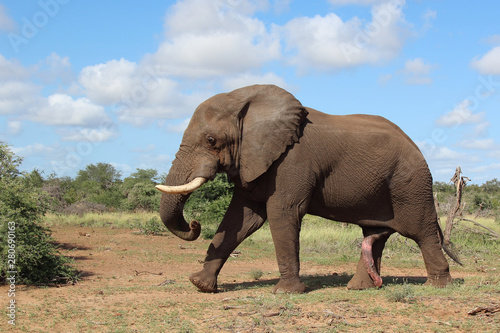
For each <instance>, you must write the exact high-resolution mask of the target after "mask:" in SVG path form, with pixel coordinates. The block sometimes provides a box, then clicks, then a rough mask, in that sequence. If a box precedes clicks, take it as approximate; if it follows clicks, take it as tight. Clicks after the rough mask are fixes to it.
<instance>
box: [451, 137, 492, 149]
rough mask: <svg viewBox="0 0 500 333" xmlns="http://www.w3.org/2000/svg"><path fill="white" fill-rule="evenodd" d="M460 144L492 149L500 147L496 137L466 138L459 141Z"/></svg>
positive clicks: (474, 147)
mask: <svg viewBox="0 0 500 333" xmlns="http://www.w3.org/2000/svg"><path fill="white" fill-rule="evenodd" d="M459 146H460V147H462V148H466V149H475V150H477V149H479V150H491V149H495V148H498V145H497V144H496V143H495V140H494V139H472V140H464V141H462V142H460V143H459Z"/></svg>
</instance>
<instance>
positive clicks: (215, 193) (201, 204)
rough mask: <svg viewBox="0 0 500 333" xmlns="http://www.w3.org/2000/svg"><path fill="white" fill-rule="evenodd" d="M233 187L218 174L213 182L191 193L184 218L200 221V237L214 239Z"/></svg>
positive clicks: (185, 207)
mask: <svg viewBox="0 0 500 333" xmlns="http://www.w3.org/2000/svg"><path fill="white" fill-rule="evenodd" d="M233 187H234V185H233V184H232V183H229V181H228V179H227V175H226V174H218V175H217V177H216V178H215V179H214V180H213V181H211V182H207V183H205V184H203V186H202V187H200V188H199V189H198V190H196V191H195V192H193V194H191V196H190V197H189V199H188V201H187V202H186V205H185V206H184V212H185V213H186V217H187V218H188V219H192V220H197V221H200V223H201V224H202V228H201V236H202V237H203V238H204V239H211V238H213V237H214V235H215V232H216V231H217V228H218V226H219V224H220V222H221V221H222V218H223V217H224V214H225V213H226V210H227V208H228V206H229V203H230V202H231V199H232V197H233Z"/></svg>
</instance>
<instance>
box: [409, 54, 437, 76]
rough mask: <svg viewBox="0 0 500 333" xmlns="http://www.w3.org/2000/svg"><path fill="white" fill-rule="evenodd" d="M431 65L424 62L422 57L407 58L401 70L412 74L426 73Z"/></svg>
mask: <svg viewBox="0 0 500 333" xmlns="http://www.w3.org/2000/svg"><path fill="white" fill-rule="evenodd" d="M431 69H432V65H430V64H426V63H425V62H424V60H423V59H422V58H416V59H412V60H407V61H406V63H405V67H404V69H403V72H404V73H405V74H412V75H428V74H429V73H430V71H431Z"/></svg>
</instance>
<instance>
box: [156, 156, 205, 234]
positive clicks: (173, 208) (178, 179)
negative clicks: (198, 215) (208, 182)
mask: <svg viewBox="0 0 500 333" xmlns="http://www.w3.org/2000/svg"><path fill="white" fill-rule="evenodd" d="M176 170H177V169H176V167H175V163H174V165H173V166H172V170H170V172H169V174H168V176H167V178H166V180H165V183H166V184H169V185H175V186H177V185H181V184H184V183H185V179H182V178H183V177H182V176H179V175H180V174H182V173H178V172H176ZM200 186H201V185H200ZM189 195H190V194H167V193H163V194H162V196H161V201H160V217H161V220H162V222H163V224H164V225H165V226H166V227H167V229H168V230H169V231H170V232H171V233H173V234H174V235H175V236H177V237H179V238H181V239H183V240H186V241H193V240H196V239H197V238H198V236H200V232H201V225H200V223H198V221H192V222H191V223H190V224H188V223H187V222H186V220H185V219H184V215H183V210H184V203H185V202H186V200H187V199H188V198H189Z"/></svg>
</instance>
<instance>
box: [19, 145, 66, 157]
mask: <svg viewBox="0 0 500 333" xmlns="http://www.w3.org/2000/svg"><path fill="white" fill-rule="evenodd" d="M12 151H13V152H14V153H15V154H16V155H19V156H22V157H29V156H34V155H47V156H52V155H53V154H55V153H56V152H57V151H58V147H56V146H47V145H44V144H42V143H34V144H32V145H28V146H25V147H13V148H12Z"/></svg>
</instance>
